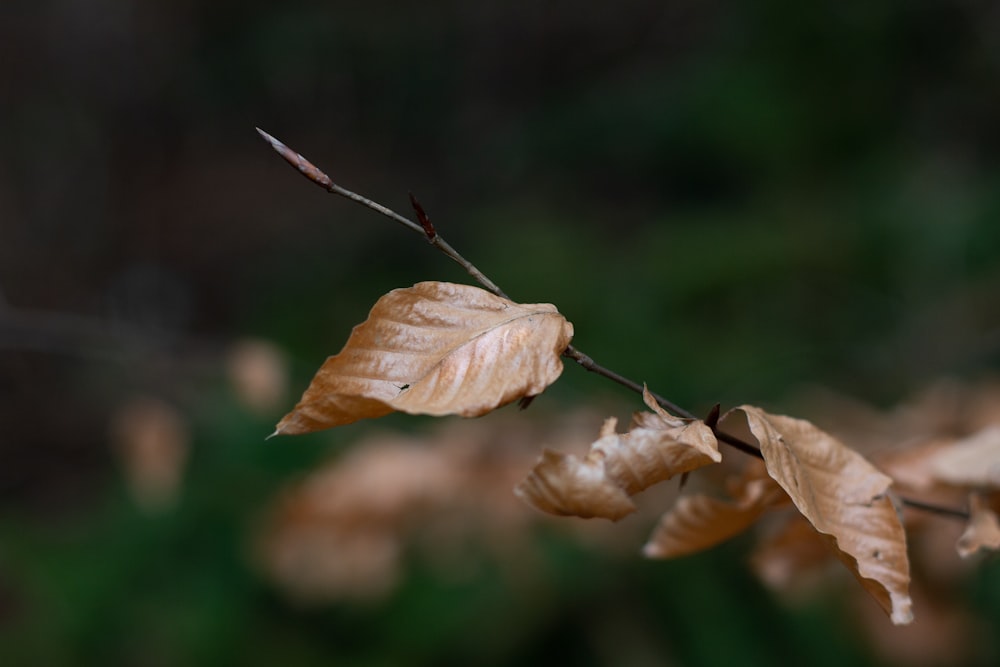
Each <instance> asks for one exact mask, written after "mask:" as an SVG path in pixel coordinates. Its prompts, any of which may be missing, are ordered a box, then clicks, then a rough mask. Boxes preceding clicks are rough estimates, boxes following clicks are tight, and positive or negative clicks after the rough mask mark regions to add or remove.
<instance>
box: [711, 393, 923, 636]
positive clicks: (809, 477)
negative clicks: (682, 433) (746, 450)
mask: <svg viewBox="0 0 1000 667" xmlns="http://www.w3.org/2000/svg"><path fill="white" fill-rule="evenodd" d="M719 428H720V429H721V430H723V431H724V432H727V433H730V434H732V435H736V436H738V437H742V438H743V439H746V440H748V441H751V442H756V443H757V444H758V445H759V447H760V450H761V453H762V454H763V456H764V463H765V464H766V466H767V471H768V474H770V475H771V477H773V478H774V479H775V481H777V482H778V484H780V485H781V487H782V488H783V489H784V490H785V492H786V493H787V494H788V495H789V497H790V498H791V499H792V502H793V503H794V504H795V507H796V508H797V509H798V510H799V512H800V513H801V514H802V515H803V516H804V517H805V518H806V519H807V520H808V521H809V522H810V523H811V524H812V525H813V527H814V528H815V529H816V530H818V531H819V532H820V533H822V534H824V535H827V536H829V538H830V542H831V545H832V546H833V547H835V550H834V553H835V554H836V555H837V556H838V557H840V559H841V560H842V561H843V562H844V563H845V564H846V565H847V566H848V568H849V569H850V570H851V571H852V572H853V573H854V574H855V576H856V577H857V578H858V580H859V581H860V582H861V585H862V586H864V588H865V590H867V591H868V592H869V593H870V594H871V595H872V597H874V598H875V600H876V601H877V602H878V603H879V604H880V605H881V606H882V608H883V609H884V610H885V611H886V612H887V613H888V614H889V615H890V616H891V618H892V621H893V623H895V624H897V625H904V624H907V623H910V622H911V621H912V620H913V613H912V611H911V607H912V601H911V599H910V595H909V592H908V589H909V583H910V565H909V560H908V558H907V554H906V535H905V533H904V532H903V526H902V524H901V523H900V521H899V517H898V515H897V513H896V510H895V508H894V507H893V505H892V502H891V501H890V500H889V498H888V495H887V492H888V489H889V485H890V484H891V483H892V480H891V479H890V478H889V477H887V476H886V475H884V474H882V473H881V472H879V471H878V470H877V469H876V468H875V467H874V466H872V465H871V464H870V463H869V462H868V461H866V460H865V459H864V457H862V456H861V455H860V454H858V453H857V452H855V451H854V450H852V449H849V448H848V447H846V446H845V445H843V444H842V443H841V442H839V441H838V440H836V439H835V438H834V437H833V436H831V435H829V434H827V433H824V432H823V431H821V430H819V429H818V428H816V427H815V426H814V425H812V424H811V423H809V422H807V421H804V420H801V419H793V418H791V417H783V416H778V415H770V414H768V413H766V412H764V411H763V410H761V409H760V408H756V407H752V406H741V407H739V408H736V409H733V410H731V411H729V412H728V413H726V415H724V416H723V418H722V419H721V420H720V421H719Z"/></svg>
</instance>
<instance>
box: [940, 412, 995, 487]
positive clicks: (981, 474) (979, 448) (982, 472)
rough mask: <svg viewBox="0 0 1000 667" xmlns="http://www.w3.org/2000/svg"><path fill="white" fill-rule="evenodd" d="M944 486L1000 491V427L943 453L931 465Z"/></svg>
mask: <svg viewBox="0 0 1000 667" xmlns="http://www.w3.org/2000/svg"><path fill="white" fill-rule="evenodd" d="M930 468H931V474H932V475H933V476H934V477H935V478H936V479H937V480H938V481H941V482H945V483H947V484H954V485H956V486H971V487H976V488H981V489H1000V426H991V427H987V428H985V429H983V430H982V431H979V432H978V433H976V434H974V435H972V436H970V437H968V438H965V439H963V440H959V441H958V442H956V443H954V444H953V445H952V446H951V447H948V448H946V449H943V450H942V451H940V452H939V453H938V454H937V455H936V456H934V458H933V459H932V460H931V461H930Z"/></svg>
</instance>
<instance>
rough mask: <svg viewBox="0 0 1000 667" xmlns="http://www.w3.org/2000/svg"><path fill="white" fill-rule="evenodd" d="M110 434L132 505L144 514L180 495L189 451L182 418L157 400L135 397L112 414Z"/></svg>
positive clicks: (174, 499)
mask: <svg viewBox="0 0 1000 667" xmlns="http://www.w3.org/2000/svg"><path fill="white" fill-rule="evenodd" d="M111 432H112V438H113V441H114V444H115V450H116V453H117V454H118V455H119V457H120V458H121V461H122V464H123V466H124V472H125V480H126V482H127V483H128V488H129V491H130V492H131V494H132V497H133V498H134V499H135V501H136V503H138V505H139V506H140V507H141V508H142V509H143V510H145V511H147V512H159V511H163V510H165V509H168V508H169V507H170V506H171V505H173V504H174V502H176V500H177V497H178V495H179V494H180V489H181V483H182V482H183V477H184V468H185V465H186V463H187V458H188V454H189V450H190V448H191V435H190V433H189V431H188V427H187V421H186V420H185V418H184V416H183V415H182V414H181V413H180V412H178V410H177V409H176V408H174V407H173V406H171V405H170V404H169V403H166V402H164V401H162V400H160V399H158V398H152V397H136V398H133V399H130V400H129V401H128V402H127V403H125V404H124V405H122V406H121V407H119V408H118V410H117V411H116V412H115V414H114V417H113V419H112V422H111Z"/></svg>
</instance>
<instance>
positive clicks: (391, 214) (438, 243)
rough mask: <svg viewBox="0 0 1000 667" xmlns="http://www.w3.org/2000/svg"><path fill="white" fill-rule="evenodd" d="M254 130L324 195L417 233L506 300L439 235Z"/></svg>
mask: <svg viewBox="0 0 1000 667" xmlns="http://www.w3.org/2000/svg"><path fill="white" fill-rule="evenodd" d="M256 129H257V132H258V133H259V134H260V136H261V137H263V138H264V141H266V142H267V143H269V144H270V145H271V148H273V149H274V150H275V151H277V153H278V155H280V156H281V157H283V158H285V160H286V161H287V162H288V164H290V165H292V166H293V167H295V168H296V169H297V170H299V172H301V173H302V175H303V176H305V177H306V178H308V179H309V180H310V181H312V182H313V183H315V184H316V185H318V186H320V187H321V188H323V189H324V190H326V191H327V192H332V193H333V194H335V195H340V196H341V197H346V198H348V199H350V200H351V201H354V202H357V203H358V204H361V205H362V206H367V207H368V208H370V209H371V210H373V211H375V212H376V213H381V214H382V215H384V216H385V217H387V218H390V219H392V220H395V221H396V222H398V223H399V224H401V225H403V226H404V227H406V228H407V229H409V230H410V231H411V232H416V233H417V234H420V235H421V236H423V237H424V238H425V239H427V241H428V243H430V244H431V245H432V246H434V247H435V248H437V249H438V250H440V251H441V252H443V253H444V254H445V255H447V256H448V257H450V258H451V259H452V260H454V261H455V262H456V263H458V265H459V266H461V267H462V268H463V269H465V271H466V273H468V274H469V275H470V276H472V277H473V278H474V279H475V280H476V282H478V283H479V284H480V285H482V286H483V287H485V288H486V289H487V290H489V291H490V292H493V293H494V294H496V295H497V296H500V297H503V298H505V299H507V298H509V297H508V296H507V295H506V294H504V293H503V290H502V289H500V288H499V287H498V286H497V284H496V283H494V282H493V281H492V280H490V279H489V278H487V277H486V275H485V274H484V273H483V272H482V271H480V270H479V269H477V268H476V267H475V266H473V265H472V263H471V262H469V261H468V260H467V259H465V258H464V257H462V256H461V255H460V254H459V253H458V251H457V250H455V249H454V248H452V247H451V246H450V245H449V244H448V243H447V242H446V241H445V240H444V239H443V238H441V236H440V235H438V234H437V233H431V231H432V230H433V227H431V228H430V230H431V231H428V230H425V229H424V227H423V226H422V225H419V224H417V223H415V222H413V221H412V220H410V219H409V218H406V217H403V216H402V215H400V214H399V213H396V212H395V211H393V210H392V209H390V208H387V207H385V206H382V204H379V203H378V202H374V201H372V200H371V199H368V198H367V197H362V196H361V195H359V194H357V193H355V192H351V191H350V190H347V189H345V188H342V187H340V186H339V185H337V184H336V183H334V182H333V181H332V180H330V177H329V176H327V175H326V174H324V173H323V172H322V171H320V170H319V169H318V168H316V166H315V165H313V163H312V162H310V161H309V160H307V159H305V158H304V157H302V156H301V155H299V154H298V153H296V152H295V151H293V150H292V149H291V148H289V147H288V146H286V145H285V144H283V143H281V142H280V141H278V140H277V139H275V138H274V137H272V136H271V135H270V134H268V133H267V132H265V131H264V130H262V129H260V128H259V127H258V128H256Z"/></svg>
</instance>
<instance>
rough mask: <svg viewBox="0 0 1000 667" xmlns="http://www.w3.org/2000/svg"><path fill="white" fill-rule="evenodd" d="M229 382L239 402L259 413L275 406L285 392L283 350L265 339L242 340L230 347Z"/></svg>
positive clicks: (286, 367)
mask: <svg viewBox="0 0 1000 667" xmlns="http://www.w3.org/2000/svg"><path fill="white" fill-rule="evenodd" d="M226 366H227V371H228V375H229V381H230V383H231V384H232V386H233V389H234V390H235V392H236V396H237V397H238V398H239V399H240V401H241V402H242V403H243V404H244V405H245V406H246V407H248V408H249V409H250V410H253V411H254V412H256V413H259V414H267V413H269V412H270V411H272V410H275V409H276V408H278V407H279V406H280V405H281V404H282V403H283V402H284V400H285V394H286V393H287V392H288V361H287V359H286V358H285V354H284V352H282V350H281V349H280V348H278V347H277V346H276V345H274V344H273V343H270V342H268V341H264V340H242V341H239V342H237V343H236V344H235V345H233V347H232V348H231V349H230V350H229V354H228V358H227V363H226Z"/></svg>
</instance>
